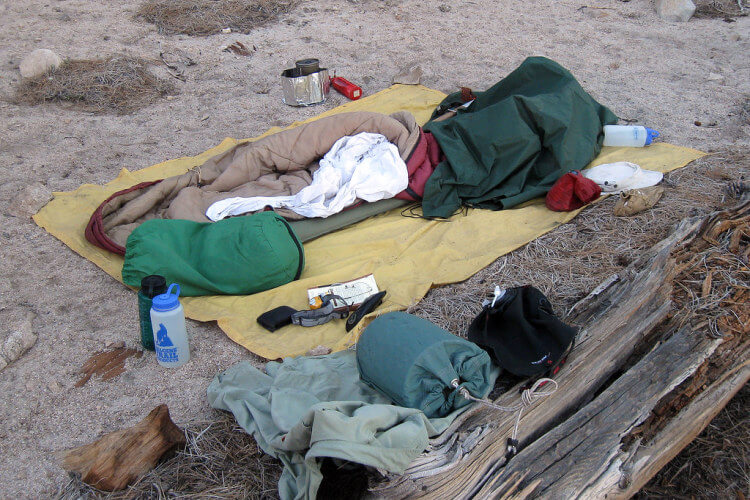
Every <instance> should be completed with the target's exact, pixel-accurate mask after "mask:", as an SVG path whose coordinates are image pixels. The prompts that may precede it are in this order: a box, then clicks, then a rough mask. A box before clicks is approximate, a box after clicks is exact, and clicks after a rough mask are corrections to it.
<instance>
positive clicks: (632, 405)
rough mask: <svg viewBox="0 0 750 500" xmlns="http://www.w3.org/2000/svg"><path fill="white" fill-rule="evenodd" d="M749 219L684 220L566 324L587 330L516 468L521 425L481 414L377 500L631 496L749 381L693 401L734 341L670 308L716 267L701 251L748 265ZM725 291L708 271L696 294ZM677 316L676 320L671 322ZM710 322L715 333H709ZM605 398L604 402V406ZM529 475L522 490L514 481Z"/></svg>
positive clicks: (745, 208) (505, 401)
mask: <svg viewBox="0 0 750 500" xmlns="http://www.w3.org/2000/svg"><path fill="white" fill-rule="evenodd" d="M749 211H750V203H748V202H745V203H744V204H742V205H741V206H740V207H737V208H736V209H734V210H729V211H724V212H719V213H715V214H713V215H712V216H710V217H707V218H705V219H689V220H686V221H683V223H681V224H680V225H679V227H678V228H677V230H676V231H675V232H674V233H673V234H672V235H671V236H670V237H669V238H667V239H665V240H663V241H662V242H660V243H659V244H657V245H656V246H654V247H653V248H652V249H651V250H650V251H648V252H646V253H644V255H643V256H642V257H641V258H640V259H638V260H637V261H636V262H634V263H632V264H631V265H630V266H629V267H628V268H627V269H626V270H625V271H624V272H622V273H620V274H619V275H618V276H614V277H612V278H611V279H609V280H607V281H605V283H603V284H602V285H601V286H600V287H598V288H597V289H596V290H594V292H592V293H591V294H590V295H589V296H588V297H587V298H585V299H584V300H582V301H581V302H579V303H578V304H576V306H574V307H573V309H571V313H570V314H569V317H568V318H567V321H568V322H569V323H572V324H577V325H582V326H584V329H583V330H582V331H581V332H580V333H579V335H578V338H577V339H576V348H575V349H574V351H573V352H572V353H571V355H570V357H569V360H568V363H567V364H566V366H565V368H564V369H563V370H562V371H561V373H560V374H559V375H558V376H557V377H556V380H557V381H558V383H559V389H558V391H557V393H556V394H555V395H554V396H551V397H549V398H547V399H545V400H543V401H542V402H540V403H538V404H537V405H536V406H534V407H532V408H531V409H529V410H527V411H526V412H525V413H524V415H523V418H522V420H521V424H520V431H519V439H520V441H521V447H520V448H521V450H522V451H521V452H520V453H519V455H517V456H516V457H514V458H513V459H512V460H510V462H508V463H506V459H505V452H506V449H505V447H506V439H507V437H508V436H509V435H510V433H511V430H512V425H513V423H514V418H515V415H514V414H505V413H498V412H496V411H494V410H491V409H486V408H483V407H481V408H475V409H474V410H472V411H471V413H470V414H468V415H465V416H463V417H462V418H461V419H460V420H459V421H458V422H456V424H455V426H454V428H453V429H451V430H453V431H455V432H448V433H444V434H443V436H441V437H440V438H438V439H436V440H433V442H432V443H431V445H432V447H431V449H430V450H428V451H427V453H425V454H423V455H422V456H421V457H420V458H419V459H418V460H417V461H415V462H414V463H413V464H412V466H411V467H410V468H409V469H408V470H407V471H406V473H405V474H404V475H401V476H390V477H388V478H386V479H385V480H383V481H381V482H380V483H378V484H376V485H374V486H373V487H372V488H371V491H370V493H371V495H372V496H375V497H385V498H406V497H429V498H474V497H476V498H487V497H498V496H505V495H508V494H510V493H509V490H508V485H511V489H513V488H515V492H516V493H517V494H518V495H519V496H520V497H523V496H525V495H526V494H528V493H530V492H531V491H533V493H532V494H533V495H534V496H536V495H539V494H542V495H543V496H545V497H547V496H549V497H558V498H563V497H564V498H570V497H576V496H591V495H593V496H596V497H599V496H601V495H605V494H606V495H613V496H616V497H620V496H623V497H625V496H628V495H632V494H633V493H634V492H635V491H637V490H638V488H640V487H641V486H642V485H643V484H645V482H647V481H648V479H649V478H650V477H652V476H653V475H654V474H655V473H656V472H657V471H658V470H659V468H661V467H662V466H663V465H664V464H665V463H666V462H667V461H668V460H669V459H671V458H672V457H673V456H674V455H675V454H676V453H678V452H679V450H680V449H682V447H684V446H685V445H686V444H687V443H688V442H690V440H692V439H693V438H694V437H695V435H697V433H699V432H700V431H701V430H702V429H703V427H705V425H706V424H707V423H708V421H710V418H711V417H713V415H715V413H717V412H718V411H719V410H720V409H721V408H722V407H723V406H724V405H725V404H726V402H727V401H728V399H729V398H731V395H732V394H733V393H734V392H735V391H736V390H737V389H738V388H739V387H740V386H741V385H742V384H743V383H744V381H745V380H747V378H748V371H750V368H749V367H748V365H747V364H742V363H740V364H738V365H736V366H728V365H726V364H725V365H723V366H721V367H715V369H714V370H713V371H714V372H715V373H714V374H713V377H714V378H713V379H706V380H705V382H706V383H707V385H706V387H708V388H706V389H702V388H701V389H700V390H697V389H695V390H692V389H691V390H683V389H682V386H681V385H680V384H681V383H683V382H684V381H685V380H688V381H694V380H698V377H699V376H700V377H703V375H704V374H705V373H706V371H707V370H706V369H705V368H706V366H707V365H708V361H707V360H708V359H709V357H710V356H711V354H712V353H713V352H714V351H715V350H716V349H717V347H718V346H720V345H721V344H722V342H723V341H724V340H726V338H724V339H719V338H715V337H717V335H715V333H716V330H717V329H716V324H717V321H716V318H713V319H708V320H703V321H702V322H699V324H691V323H690V320H691V318H693V319H694V317H695V315H693V314H691V313H690V312H689V311H686V310H681V311H678V312H677V313H676V314H674V311H670V308H671V307H672V297H673V296H674V295H675V290H674V289H673V281H674V280H675V278H676V276H678V275H679V274H680V273H687V272H693V271H692V270H693V269H694V268H696V267H700V266H696V264H698V263H699V262H704V263H705V260H706V255H707V254H703V255H702V256H700V257H699V256H698V255H694V254H695V252H696V248H697V246H700V244H702V245H703V247H701V248H703V249H704V250H705V247H706V246H707V245H709V244H710V245H718V244H719V239H720V238H724V239H725V240H728V247H729V248H730V250H731V251H732V252H736V253H737V254H738V255H739V256H740V257H739V258H740V259H741V258H742V255H744V252H745V251H744V250H743V248H741V244H742V243H744V244H745V245H746V246H747V238H748V234H750V232H748V231H747V227H746V226H747V224H748V215H747V214H748V212H749ZM728 230H732V231H734V233H733V234H731V238H729V237H726V238H725V233H726V232H727V231H728ZM738 234H739V236H738ZM722 235H724V236H722ZM725 243H726V241H725ZM724 246H725V247H726V246H727V245H726V244H725V245H724ZM714 250H715V249H708V250H706V252H709V253H710V255H711V256H714V257H715V258H716V259H718V261H719V262H729V261H731V258H729V257H731V256H729V257H727V256H726V255H724V256H722V255H719V253H721V252H716V251H714ZM711 252H712V253H711ZM675 256H677V259H676V258H675ZM722 259H723V260H722ZM744 269H745V272H746V271H747V267H746V262H745V267H744ZM725 274H726V273H725ZM694 278H695V276H693V277H692V278H691V279H692V281H691V283H693V282H695V279H694ZM715 283H716V277H715V275H714V274H713V273H712V272H711V271H709V272H708V273H707V274H706V275H705V277H704V278H701V280H699V281H698V290H697V292H690V293H694V296H698V297H699V298H701V299H702V300H708V299H709V298H710V297H708V296H709V295H710V293H711V290H712V287H714V286H716V285H715ZM680 286H681V288H685V286H684V285H683V284H681V285H680ZM681 293H682V290H681ZM742 293H744V291H743V292H742ZM743 297H744V295H742V294H739V292H738V294H735V299H734V301H733V302H732V304H740V307H741V306H742V305H743V300H744V299H743ZM744 302H746V300H744ZM720 303H721V301H720V300H719V301H717V302H716V304H715V306H716V307H720ZM745 307H747V306H745ZM745 312H747V309H745ZM668 314H674V317H673V318H672V320H671V321H670V322H668V323H667V322H666V319H667V316H668ZM733 314H734V316H736V317H737V324H735V325H734V326H731V327H730V326H726V328H725V330H727V331H733V332H734V331H737V332H739V333H738V334H737V335H740V334H741V333H742V332H740V330H742V329H743V328H744V329H745V332H744V333H745V334H747V331H746V330H747V325H748V324H750V319H748V318H750V316H748V315H747V314H745V315H743V314H742V311H741V312H740V313H739V314H738V313H736V312H734V313H733ZM743 318H744V319H743ZM721 319H722V318H719V320H721ZM724 319H726V317H725V318H724ZM711 321H713V325H714V326H713V330H711V329H709V328H707V325H708V324H710V323H711ZM743 321H744V323H743ZM725 323H726V321H725ZM726 324H727V325H728V323H726ZM743 325H744V326H743ZM657 326H658V327H659V328H657ZM709 330H711V331H709ZM706 332H709V333H713V335H706ZM665 338H666V339H667V340H666V341H664V342H663V343H660V342H661V341H662V340H664V339H665ZM722 348H724V346H722ZM649 351H650V352H649ZM730 351H731V352H730ZM730 351H727V353H726V355H725V353H722V356H724V357H726V358H727V359H739V360H745V359H747V358H748V354H750V353H748V351H747V345H746V343H744V340H741V338H740V337H737V339H736V341H735V342H733V343H732V345H731V349H730ZM644 353H645V355H644ZM639 357H642V359H641V360H640V361H638V362H636V361H637V358H639ZM711 362H712V363H715V362H714V361H711ZM630 365H634V366H632V367H631V366H630ZM727 374H729V375H727ZM704 378H705V377H704ZM717 379H718V380H717ZM613 380H614V382H613ZM701 380H703V379H701ZM684 383H688V382H684ZM691 383H692V385H696V383H694V382H691ZM608 384H610V385H609V386H607V385H608ZM699 385H700V386H701V387H703V385H704V384H703V382H701V383H700V384H699ZM678 386H679V387H678ZM599 391H603V392H601V394H599V395H598V396H596V394H597V392H599ZM681 391H682V392H681ZM680 395H681V396H680ZM595 396H596V397H595ZM678 396H680V397H682V398H683V399H686V400H687V401H688V402H687V403H684V401H683V402H681V403H680V404H679V405H677V406H679V408H678V409H673V410H674V411H673V413H674V415H671V417H670V419H669V420H668V421H665V422H660V423H658V426H660V428H659V429H658V432H657V433H655V434H654V435H652V436H648V442H646V441H642V440H643V439H644V438H645V437H646V436H645V435H643V430H642V429H641V428H639V427H638V426H641V427H643V426H645V425H647V424H648V423H652V421H653V416H654V415H655V411H656V412H657V413H658V411H659V408H660V407H661V406H664V405H665V404H666V403H665V401H667V400H671V399H670V398H675V397H678ZM517 400H518V392H517V391H509V392H508V393H506V394H505V395H504V396H502V397H501V398H500V399H499V400H498V403H499V404H502V405H509V404H512V403H514V402H516V401H517ZM678 410H679V411H678ZM644 422H646V423H644ZM680 422H683V425H680ZM684 422H689V423H690V425H684ZM654 425H655V426H656V425H657V424H655V423H654ZM555 426H557V427H555ZM639 433H640V434H641V436H640V437H639V436H638V435H639ZM639 440H641V441H642V443H641V441H639ZM521 473H523V474H524V479H523V481H517V480H513V479H514V478H518V477H519V474H521ZM535 484H536V485H538V486H537V487H536V488H535V489H533V490H532V488H531V486H533V485H535ZM497 485H502V488H500V487H498V486H497ZM521 490H523V492H524V494H523V495H521V494H520V492H521Z"/></svg>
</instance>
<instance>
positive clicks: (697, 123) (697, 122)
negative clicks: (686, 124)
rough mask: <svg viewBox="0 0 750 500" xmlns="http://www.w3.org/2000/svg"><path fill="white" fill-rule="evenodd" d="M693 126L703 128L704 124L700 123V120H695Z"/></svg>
mask: <svg viewBox="0 0 750 500" xmlns="http://www.w3.org/2000/svg"><path fill="white" fill-rule="evenodd" d="M693 125H695V126H696V127H700V126H701V125H703V124H702V123H701V122H699V121H698V120H695V121H694V122H693Z"/></svg>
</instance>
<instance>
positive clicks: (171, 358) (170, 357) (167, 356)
mask: <svg viewBox="0 0 750 500" xmlns="http://www.w3.org/2000/svg"><path fill="white" fill-rule="evenodd" d="M156 359H158V360H159V361H161V362H163V363H175V362H177V361H179V356H178V354H177V348H176V347H172V348H170V349H157V350H156Z"/></svg>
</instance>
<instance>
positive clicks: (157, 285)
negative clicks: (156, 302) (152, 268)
mask: <svg viewBox="0 0 750 500" xmlns="http://www.w3.org/2000/svg"><path fill="white" fill-rule="evenodd" d="M141 291H142V292H143V295H145V296H146V297H148V298H149V299H153V298H154V297H156V296H157V295H161V294H162V293H164V292H166V291H167V280H166V279H165V278H164V276H159V275H158V274H149V275H148V276H145V277H144V278H143V279H142V280H141Z"/></svg>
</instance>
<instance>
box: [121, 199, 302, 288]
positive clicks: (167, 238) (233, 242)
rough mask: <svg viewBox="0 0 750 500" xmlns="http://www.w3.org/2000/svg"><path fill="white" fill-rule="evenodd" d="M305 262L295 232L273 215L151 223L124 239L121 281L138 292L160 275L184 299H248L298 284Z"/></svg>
mask: <svg viewBox="0 0 750 500" xmlns="http://www.w3.org/2000/svg"><path fill="white" fill-rule="evenodd" d="M304 266H305V256H304V252H303V250H302V244H301V243H300V241H299V239H298V238H297V236H296V235H295V234H294V231H293V230H292V228H291V227H290V226H289V224H288V223H287V222H286V221H285V220H284V219H283V218H282V217H281V216H279V215H278V214H276V213H274V212H262V213H259V214H256V215H250V216H243V217H234V218H231V219H226V220H222V221H218V222H209V223H200V222H193V221H188V220H172V219H153V220H149V221H146V222H144V223H143V224H141V225H140V226H138V227H137V228H136V229H135V230H134V231H133V233H132V234H131V235H130V236H129V237H128V242H127V245H126V250H125V263H124V264H123V266H122V279H123V281H124V282H125V283H126V284H128V285H130V286H134V287H138V286H140V282H141V278H143V277H144V276H148V275H149V274H159V275H161V276H164V277H165V278H166V279H167V283H179V284H180V288H181V292H182V293H181V295H182V296H199V295H248V294H251V293H256V292H261V291H263V290H268V289H271V288H275V287H277V286H280V285H283V284H285V283H289V282H290V281H293V280H296V279H297V278H299V276H300V274H301V273H302V269H303V268H304Z"/></svg>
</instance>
